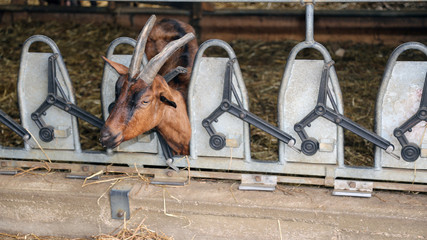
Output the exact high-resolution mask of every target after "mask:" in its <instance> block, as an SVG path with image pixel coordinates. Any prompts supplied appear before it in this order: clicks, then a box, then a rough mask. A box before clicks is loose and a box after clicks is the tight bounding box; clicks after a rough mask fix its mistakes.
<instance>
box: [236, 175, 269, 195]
mask: <svg viewBox="0 0 427 240" xmlns="http://www.w3.org/2000/svg"><path fill="white" fill-rule="evenodd" d="M276 185H277V176H267V175H253V174H243V175H242V183H241V184H240V185H239V190H252V191H274V190H276Z"/></svg>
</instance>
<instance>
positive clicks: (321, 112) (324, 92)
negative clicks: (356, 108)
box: [294, 61, 399, 159]
mask: <svg viewBox="0 0 427 240" xmlns="http://www.w3.org/2000/svg"><path fill="white" fill-rule="evenodd" d="M333 64H334V61H330V62H327V63H325V65H324V67H323V71H322V77H321V80H320V87H319V94H318V98H317V104H316V106H315V107H314V109H313V110H312V111H311V112H310V113H309V114H308V115H307V116H305V117H304V118H303V119H302V120H301V121H300V122H298V123H296V124H295V125H294V130H295V132H297V134H298V136H299V137H300V138H301V140H302V143H301V150H302V152H303V153H304V154H305V155H308V156H311V155H314V154H315V153H316V152H317V150H318V149H319V142H318V141H317V140H316V139H314V138H312V137H309V136H308V135H307V133H306V131H305V130H304V128H305V127H310V126H311V122H313V121H314V120H316V119H317V118H318V117H324V118H325V119H327V120H329V121H331V122H333V123H335V124H336V125H338V126H341V127H343V128H345V129H347V130H349V131H351V132H353V133H355V134H356V135H358V136H360V137H362V138H364V139H366V140H368V141H369V142H371V143H373V144H375V145H377V146H378V147H380V148H382V149H384V150H386V152H387V153H389V154H391V155H392V156H393V157H395V158H397V159H399V157H398V156H397V155H395V154H393V153H392V151H393V150H394V146H393V145H392V144H391V143H390V142H389V141H387V140H385V139H384V138H382V137H380V136H378V135H377V134H375V133H373V132H370V131H368V130H367V129H365V128H363V127H362V126H360V125H358V124H357V123H355V122H353V121H351V120H350V119H348V118H347V117H345V116H343V115H342V114H340V113H339V112H338V107H337V104H336V103H335V101H334V99H333V97H332V92H331V90H330V88H329V87H328V81H329V70H330V68H331V66H332V65H333ZM328 98H329V100H330V102H331V104H332V108H330V107H328V106H327V105H326V104H327V103H326V102H327V99H328Z"/></svg>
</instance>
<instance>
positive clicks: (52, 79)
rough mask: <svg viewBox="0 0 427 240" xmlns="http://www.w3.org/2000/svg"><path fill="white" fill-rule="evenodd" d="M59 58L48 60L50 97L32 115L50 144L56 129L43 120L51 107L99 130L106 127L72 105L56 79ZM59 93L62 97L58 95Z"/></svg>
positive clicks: (56, 55)
mask: <svg viewBox="0 0 427 240" xmlns="http://www.w3.org/2000/svg"><path fill="white" fill-rule="evenodd" d="M58 56H59V55H58V54H57V53H55V54H53V55H52V56H50V57H49V59H48V95H47V97H46V100H45V101H44V102H43V103H42V104H41V105H40V107H39V108H37V110H36V111H35V112H33V113H32V114H31V119H32V120H33V121H34V122H35V123H36V125H37V127H38V128H39V129H40V131H39V137H40V139H41V140H42V141H44V142H50V141H52V140H53V139H54V138H55V136H54V128H53V127H52V126H48V125H47V124H46V123H45V122H44V121H43V119H42V115H45V114H46V110H48V109H49V108H50V107H51V106H55V107H57V108H59V109H61V110H63V111H66V112H68V113H69V114H71V115H73V116H75V117H78V118H80V119H82V120H84V121H86V122H88V123H90V124H92V125H93V126H95V127H97V128H101V127H102V126H103V125H104V121H102V120H101V119H99V118H97V117H95V116H94V115H92V114H90V113H89V112H86V111H85V110H83V109H81V108H79V107H78V106H77V105H75V104H73V103H71V102H70V100H69V99H68V98H67V95H66V94H65V92H64V90H63V89H62V87H61V85H60V84H59V81H58V78H57V77H56V59H57V58H58ZM58 91H59V92H60V94H61V95H62V97H61V96H59V95H58Z"/></svg>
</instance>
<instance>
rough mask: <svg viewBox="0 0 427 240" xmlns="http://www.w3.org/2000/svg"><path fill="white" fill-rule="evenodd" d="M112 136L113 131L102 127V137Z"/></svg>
mask: <svg viewBox="0 0 427 240" xmlns="http://www.w3.org/2000/svg"><path fill="white" fill-rule="evenodd" d="M109 137H111V132H110V131H108V129H102V131H101V138H109Z"/></svg>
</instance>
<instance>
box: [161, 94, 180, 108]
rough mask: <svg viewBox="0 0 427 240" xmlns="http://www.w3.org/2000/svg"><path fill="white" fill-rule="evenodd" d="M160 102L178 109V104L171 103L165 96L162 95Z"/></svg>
mask: <svg viewBox="0 0 427 240" xmlns="http://www.w3.org/2000/svg"><path fill="white" fill-rule="evenodd" d="M160 101H162V102H163V103H165V104H167V105H169V106H172V107H174V108H176V103H175V102H174V101H171V100H169V99H167V98H166V97H165V96H163V95H161V96H160Z"/></svg>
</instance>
